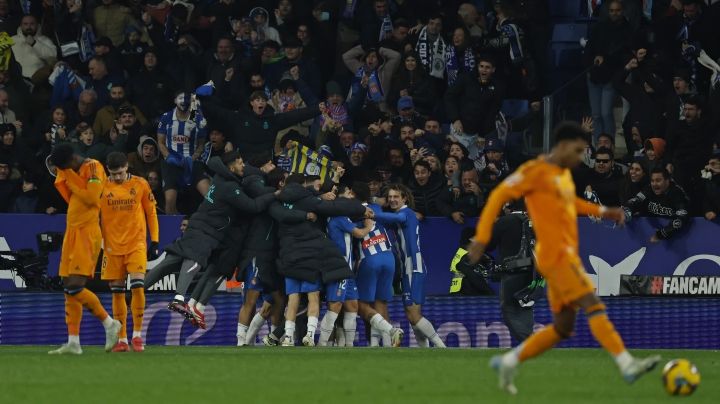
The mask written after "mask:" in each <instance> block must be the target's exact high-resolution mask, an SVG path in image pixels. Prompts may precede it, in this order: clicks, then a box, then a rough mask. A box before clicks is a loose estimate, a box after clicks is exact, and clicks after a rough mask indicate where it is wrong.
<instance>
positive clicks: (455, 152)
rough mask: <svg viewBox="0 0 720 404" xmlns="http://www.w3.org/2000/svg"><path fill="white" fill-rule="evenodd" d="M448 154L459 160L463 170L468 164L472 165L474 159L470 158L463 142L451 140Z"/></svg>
mask: <svg viewBox="0 0 720 404" xmlns="http://www.w3.org/2000/svg"><path fill="white" fill-rule="evenodd" d="M448 155H449V156H453V157H455V158H456V159H457V160H458V162H459V163H460V169H461V170H462V169H464V167H465V166H467V165H472V161H471V160H470V159H469V158H468V149H467V147H465V146H464V145H463V144H462V143H459V142H451V143H450V147H449V148H448ZM483 168H484V167H483Z"/></svg>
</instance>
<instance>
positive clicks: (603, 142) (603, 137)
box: [596, 133, 642, 174]
mask: <svg viewBox="0 0 720 404" xmlns="http://www.w3.org/2000/svg"><path fill="white" fill-rule="evenodd" d="M596 146H597V147H596V150H600V149H602V148H606V149H608V150H610V151H611V152H612V153H613V156H615V161H614V162H613V166H614V169H615V170H621V172H622V174H625V173H626V172H627V170H628V166H627V165H625V164H623V163H621V162H620V161H619V160H618V158H617V153H616V152H615V136H613V135H610V134H608V133H601V134H600V135H598V137H597V142H596ZM640 147H641V148H642V142H641V143H640ZM628 155H629V154H628Z"/></svg>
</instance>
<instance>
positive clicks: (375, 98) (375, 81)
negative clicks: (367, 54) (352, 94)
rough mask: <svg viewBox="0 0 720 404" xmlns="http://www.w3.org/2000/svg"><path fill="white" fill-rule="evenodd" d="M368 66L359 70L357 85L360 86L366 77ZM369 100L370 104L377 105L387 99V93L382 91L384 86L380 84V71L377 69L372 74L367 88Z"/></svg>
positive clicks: (356, 78)
mask: <svg viewBox="0 0 720 404" xmlns="http://www.w3.org/2000/svg"><path fill="white" fill-rule="evenodd" d="M366 68H367V67H366V66H362V67H360V68H359V69H358V71H357V72H356V73H355V80H354V81H355V84H356V85H360V81H362V78H363V76H364V75H365V69H366ZM367 99H368V101H370V102H374V103H376V104H379V103H381V102H382V101H383V100H384V99H385V93H384V92H383V89H382V84H381V83H380V77H378V71H377V69H375V70H373V71H372V72H370V78H369V80H368V87H367Z"/></svg>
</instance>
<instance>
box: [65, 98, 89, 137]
mask: <svg viewBox="0 0 720 404" xmlns="http://www.w3.org/2000/svg"><path fill="white" fill-rule="evenodd" d="M65 111H66V112H67V123H68V125H67V126H68V127H69V128H74V127H76V126H78V124H80V123H83V122H84V123H86V124H88V125H92V124H94V123H95V118H96V117H97V93H96V92H95V90H83V92H81V93H80V96H79V97H78V100H77V103H75V102H74V101H71V102H69V103H66V104H65Z"/></svg>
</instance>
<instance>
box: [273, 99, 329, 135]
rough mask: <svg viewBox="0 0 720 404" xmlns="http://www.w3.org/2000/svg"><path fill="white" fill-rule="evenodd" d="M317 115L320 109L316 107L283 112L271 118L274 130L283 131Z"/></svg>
mask: <svg viewBox="0 0 720 404" xmlns="http://www.w3.org/2000/svg"><path fill="white" fill-rule="evenodd" d="M318 115H320V108H319V107H318V106H317V105H315V106H311V107H306V108H300V109H296V110H294V111H289V112H283V113H282V114H277V115H275V116H274V117H273V118H274V119H275V129H277V130H283V129H285V128H289V127H291V126H293V125H295V124H298V123H300V122H303V121H307V120H308V119H312V118H315V117H316V116H318Z"/></svg>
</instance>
